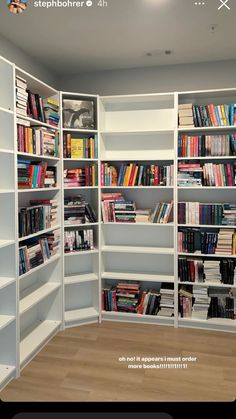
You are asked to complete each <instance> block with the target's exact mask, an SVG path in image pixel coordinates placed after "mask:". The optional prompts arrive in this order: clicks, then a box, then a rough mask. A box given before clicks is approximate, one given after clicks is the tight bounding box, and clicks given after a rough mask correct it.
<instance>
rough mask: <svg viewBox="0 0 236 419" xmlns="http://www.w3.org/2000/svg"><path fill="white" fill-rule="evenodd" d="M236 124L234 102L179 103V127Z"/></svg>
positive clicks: (235, 105) (235, 106)
mask: <svg viewBox="0 0 236 419" xmlns="http://www.w3.org/2000/svg"><path fill="white" fill-rule="evenodd" d="M234 125H236V104H234V103H231V104H219V105H218V104H217V105H216V104H212V103H211V104H208V105H194V104H192V103H186V104H180V105H179V127H187V128H194V127H217V126H234Z"/></svg>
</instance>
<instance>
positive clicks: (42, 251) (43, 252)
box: [19, 229, 60, 275]
mask: <svg viewBox="0 0 236 419" xmlns="http://www.w3.org/2000/svg"><path fill="white" fill-rule="evenodd" d="M59 245H60V230H59V229H58V230H54V231H53V232H51V233H47V234H43V235H42V236H40V237H38V238H32V239H30V240H27V241H26V242H25V243H23V244H22V246H20V247H19V275H23V274H25V273H26V272H29V271H30V270H31V269H34V268H36V267H37V266H39V265H41V264H43V263H44V262H46V261H47V260H48V259H50V258H51V257H52V256H55V255H56V254H57V252H58V249H59Z"/></svg>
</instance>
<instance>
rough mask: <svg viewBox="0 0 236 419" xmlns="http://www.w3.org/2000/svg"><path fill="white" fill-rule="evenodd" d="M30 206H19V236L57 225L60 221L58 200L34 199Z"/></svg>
mask: <svg viewBox="0 0 236 419" xmlns="http://www.w3.org/2000/svg"><path fill="white" fill-rule="evenodd" d="M30 205H31V206H29V207H21V208H19V213H18V219H19V237H25V236H28V235H30V234H35V233H37V232H38V231H41V230H45V229H48V228H51V227H53V226H55V225H56V224H57V222H58V220H57V212H58V202H57V200H56V199H55V200H54V199H52V200H46V199H45V200H32V201H30Z"/></svg>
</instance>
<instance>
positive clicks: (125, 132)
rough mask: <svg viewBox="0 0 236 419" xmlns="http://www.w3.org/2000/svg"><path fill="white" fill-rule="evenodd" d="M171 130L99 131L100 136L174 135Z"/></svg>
mask: <svg viewBox="0 0 236 419" xmlns="http://www.w3.org/2000/svg"><path fill="white" fill-rule="evenodd" d="M174 131H175V130H174V128H173V129H164V128H163V129H156V130H129V131H101V132H100V134H101V135H117V134H119V135H127V134H158V133H160V134H174Z"/></svg>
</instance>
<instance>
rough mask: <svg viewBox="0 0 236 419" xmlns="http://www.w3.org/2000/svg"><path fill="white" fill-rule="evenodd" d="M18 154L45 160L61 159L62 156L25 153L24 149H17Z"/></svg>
mask: <svg viewBox="0 0 236 419" xmlns="http://www.w3.org/2000/svg"><path fill="white" fill-rule="evenodd" d="M17 155H18V156H22V157H32V158H34V159H35V158H37V159H43V160H54V161H60V157H54V156H44V155H41V154H33V153H25V152H23V151H17Z"/></svg>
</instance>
